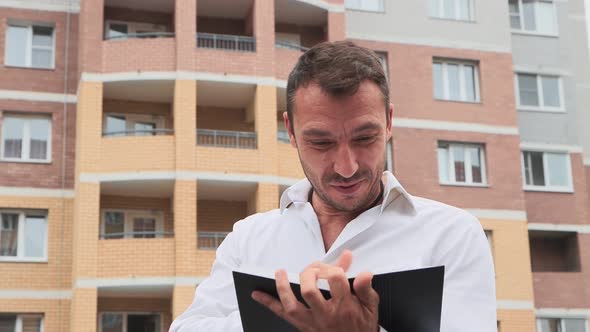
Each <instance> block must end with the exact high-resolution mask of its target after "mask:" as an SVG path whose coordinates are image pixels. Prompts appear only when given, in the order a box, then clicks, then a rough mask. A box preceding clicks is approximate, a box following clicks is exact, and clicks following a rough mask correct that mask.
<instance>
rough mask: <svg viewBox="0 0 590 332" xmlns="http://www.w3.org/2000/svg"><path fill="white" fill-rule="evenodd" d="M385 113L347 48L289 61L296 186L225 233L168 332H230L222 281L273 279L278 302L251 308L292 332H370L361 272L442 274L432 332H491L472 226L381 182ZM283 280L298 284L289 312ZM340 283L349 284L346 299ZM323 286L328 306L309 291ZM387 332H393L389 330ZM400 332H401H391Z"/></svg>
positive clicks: (486, 286) (492, 309) (236, 322)
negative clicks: (247, 274) (266, 274)
mask: <svg viewBox="0 0 590 332" xmlns="http://www.w3.org/2000/svg"><path fill="white" fill-rule="evenodd" d="M392 115H393V106H392V105H391V104H390V103H389V87H388V83H387V79H386V77H385V73H384V72H383V68H382V67H381V65H380V62H379V59H378V58H377V56H376V55H375V54H374V53H373V52H372V51H370V50H367V49H365V48H362V47H358V46H356V45H354V44H352V43H350V42H336V43H322V44H320V45H317V46H315V47H314V48H312V49H311V50H309V51H308V52H306V53H305V54H304V55H302V56H301V58H300V59H299V62H298V63H297V65H296V66H295V68H294V69H293V71H292V72H291V74H290V76H289V81H288V84H287V112H286V113H285V114H284V115H283V118H284V122H285V126H286V128H287V129H288V131H289V136H290V139H291V144H292V145H293V146H294V147H295V148H297V152H298V153H299V159H300V161H301V165H302V167H303V170H304V172H305V175H306V179H305V180H302V181H300V182H298V183H297V184H295V185H293V186H292V187H290V188H289V189H287V190H286V191H285V193H284V194H283V195H282V197H281V200H280V209H277V210H273V211H269V212H265V213H259V214H256V215H253V216H250V217H248V218H246V219H244V220H242V221H239V222H237V223H236V224H235V226H234V229H233V232H232V233H231V234H229V235H228V236H227V237H226V239H225V240H224V242H223V243H222V245H221V246H220V247H219V249H218V250H217V257H216V260H215V262H214V264H213V268H212V271H211V275H210V277H209V278H208V279H206V280H205V281H204V282H202V283H201V284H200V285H199V286H198V288H197V291H196V295H195V299H194V302H193V304H192V305H191V306H190V307H189V308H188V309H187V311H186V312H185V313H183V314H182V315H181V316H180V317H178V318H177V319H176V320H175V321H174V323H173V324H172V326H171V329H170V330H171V331H173V332H189V331H206V332H214V331H241V330H242V327H241V321H240V315H239V311H238V306H237V300H236V296H235V291H234V285H233V279H232V274H231V272H232V271H233V270H239V269H240V268H241V267H243V266H257V267H261V268H265V269H271V270H273V271H277V272H276V275H275V276H276V280H277V291H278V293H279V299H278V300H277V299H274V298H272V297H271V296H269V295H267V294H264V293H261V292H254V293H253V294H252V297H253V298H254V299H255V300H256V301H258V302H260V303H262V304H263V305H265V306H267V307H268V308H269V309H270V310H272V311H273V312H275V314H277V315H279V316H281V317H283V318H284V319H286V320H287V321H289V322H290V323H291V324H293V325H294V326H295V327H297V328H298V329H299V330H301V331H310V332H311V331H359V332H360V331H362V332H366V331H379V330H380V327H379V326H378V310H377V308H378V304H379V297H378V295H377V294H376V292H375V291H374V290H373V289H372V288H371V278H372V273H377V272H390V271H398V270H406V269H415V268H421V267H429V266H438V265H444V266H445V280H444V290H443V308H442V319H441V332H462V331H465V332H473V331H477V332H490V331H496V302H495V281H494V271H493V263H492V258H491V253H490V250H489V247H488V242H487V240H486V237H485V234H484V232H483V229H482V227H481V225H480V224H479V222H478V220H477V219H476V218H475V217H473V216H471V215H469V214H468V213H466V212H464V211H462V210H459V209H456V208H453V207H450V206H447V205H444V204H442V203H438V202H434V201H430V200H427V199H424V198H419V197H414V196H411V195H410V194H408V193H407V192H406V191H405V190H404V188H403V187H402V186H401V185H400V183H399V182H398V181H397V180H396V178H395V177H394V176H393V174H391V173H390V172H384V165H385V149H386V143H387V141H388V140H389V139H390V138H391V131H392V124H391V123H392ZM286 272H291V273H299V274H300V282H301V290H302V295H303V297H304V299H305V300H306V302H307V303H308V304H309V308H307V307H306V306H304V305H303V304H301V303H300V302H298V301H297V300H296V299H295V297H294V295H293V293H292V292H291V289H290V287H289V284H288V279H287V274H286ZM347 273H348V274H349V275H351V276H356V280H355V283H354V285H353V287H354V294H355V295H352V293H351V290H350V287H349V285H348V283H347ZM318 279H326V280H328V283H329V285H330V289H331V293H332V295H333V298H332V299H331V300H328V301H326V300H324V298H323V297H322V296H321V294H320V292H319V290H318V289H317V287H316V284H317V280H318ZM390 332H397V331H390ZM403 332H409V331H403Z"/></svg>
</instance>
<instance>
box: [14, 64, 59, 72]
mask: <svg viewBox="0 0 590 332" xmlns="http://www.w3.org/2000/svg"><path fill="white" fill-rule="evenodd" d="M4 67H6V68H9V69H34V70H48V71H54V70H55V66H53V67H32V66H31V67H29V66H16V65H8V64H4Z"/></svg>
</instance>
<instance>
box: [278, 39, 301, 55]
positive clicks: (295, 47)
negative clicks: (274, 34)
mask: <svg viewBox="0 0 590 332" xmlns="http://www.w3.org/2000/svg"><path fill="white" fill-rule="evenodd" d="M275 46H276V47H279V48H288V49H290V50H296V51H301V52H307V51H308V50H309V47H304V46H301V45H299V44H296V43H293V42H290V41H285V40H275Z"/></svg>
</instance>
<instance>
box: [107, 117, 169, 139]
mask: <svg viewBox="0 0 590 332" xmlns="http://www.w3.org/2000/svg"><path fill="white" fill-rule="evenodd" d="M164 124H165V120H164V117H163V116H159V115H148V114H125V115H122V114H107V115H106V116H105V118H104V132H103V135H104V136H110V137H118V136H155V135H157V134H158V133H163V132H164V130H162V129H163V128H164Z"/></svg>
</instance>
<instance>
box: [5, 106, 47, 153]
mask: <svg viewBox="0 0 590 332" xmlns="http://www.w3.org/2000/svg"><path fill="white" fill-rule="evenodd" d="M2 159H3V160H7V161H27V162H49V161H51V120H50V119H49V118H45V117H34V116H17V115H11V114H4V117H3V121H2Z"/></svg>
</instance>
